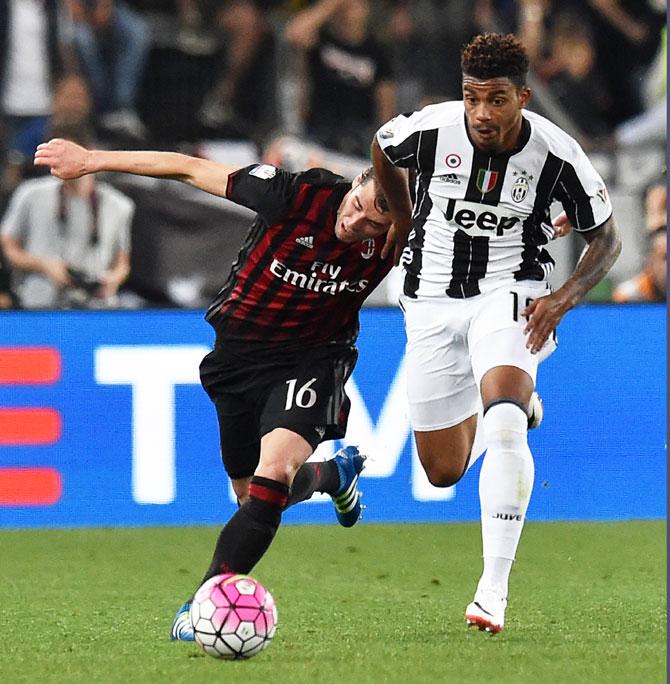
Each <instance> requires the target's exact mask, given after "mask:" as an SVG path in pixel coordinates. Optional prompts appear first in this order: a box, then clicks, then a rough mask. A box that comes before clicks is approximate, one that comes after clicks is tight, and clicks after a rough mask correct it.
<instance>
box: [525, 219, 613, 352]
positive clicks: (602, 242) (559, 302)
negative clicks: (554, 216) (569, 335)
mask: <svg viewBox="0 0 670 684" xmlns="http://www.w3.org/2000/svg"><path fill="white" fill-rule="evenodd" d="M582 237H583V238H584V239H585V240H586V242H587V243H588V246H587V248H586V250H585V251H584V253H583V254H582V257H581V259H580V260H579V262H578V264H577V266H576V268H575V270H574V272H573V274H572V275H571V276H570V277H569V278H568V279H567V280H566V281H565V283H564V284H563V285H562V286H561V287H560V288H559V289H558V290H556V292H554V293H553V294H550V295H548V296H546V297H539V298H538V299H535V300H533V301H532V302H531V303H530V305H529V306H527V307H526V309H525V310H524V312H523V315H524V316H525V317H526V318H527V319H528V323H527V325H526V328H525V332H526V334H527V335H528V339H527V342H526V346H527V347H528V348H529V349H530V350H531V351H532V352H533V353H536V352H538V351H539V350H540V349H541V348H542V345H543V344H544V343H545V342H546V341H547V338H548V337H549V335H551V333H552V331H553V330H554V329H555V328H556V326H557V325H558V324H559V322H560V320H561V318H563V316H564V315H565V314H566V313H567V312H568V311H570V309H572V308H573V307H574V306H576V305H577V304H578V303H579V302H580V301H581V300H582V299H583V298H584V296H585V295H586V294H587V292H589V290H591V288H593V287H594V286H595V285H597V284H598V283H599V282H600V281H601V280H602V279H603V278H604V277H605V275H606V274H607V272H608V271H609V270H610V268H612V265H613V264H614V262H615V261H616V260H617V257H618V256H619V254H620V253H621V238H620V236H619V231H618V230H617V227H616V224H615V222H614V219H613V218H612V217H610V218H609V219H608V220H607V221H605V223H603V224H602V225H601V226H599V227H598V228H595V229H593V230H591V231H588V232H586V233H582Z"/></svg>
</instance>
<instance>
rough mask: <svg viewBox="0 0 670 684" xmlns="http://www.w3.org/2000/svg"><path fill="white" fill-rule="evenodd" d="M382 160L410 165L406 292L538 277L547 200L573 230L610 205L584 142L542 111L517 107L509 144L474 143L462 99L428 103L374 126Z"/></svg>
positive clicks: (476, 290) (476, 287) (546, 234)
mask: <svg viewBox="0 0 670 684" xmlns="http://www.w3.org/2000/svg"><path fill="white" fill-rule="evenodd" d="M377 141H378V143H379V146H380V147H381V149H382V150H383V151H384V153H385V154H386V156H387V157H388V159H389V160H390V161H391V163H393V164H395V165H396V166H400V167H404V168H409V169H415V170H416V172H417V181H416V202H415V205H414V216H413V228H412V232H411V233H410V239H409V244H408V246H407V248H406V250H405V253H404V254H403V265H404V268H405V271H406V275H405V284H404V292H405V294H406V295H407V296H409V297H438V296H444V295H445V294H446V295H447V296H449V297H455V298H464V297H472V296H474V295H477V294H480V293H482V292H489V291H491V290H492V289H495V288H497V287H499V286H501V285H504V284H506V283H511V282H514V281H518V280H545V279H546V278H547V276H548V275H549V273H550V272H551V270H552V268H553V266H554V262H553V259H552V258H551V256H550V255H549V253H548V252H547V251H546V249H544V248H543V245H546V244H547V242H549V240H550V239H551V238H552V237H553V228H552V226H551V217H550V213H549V211H550V207H551V205H552V203H553V202H554V201H558V202H560V203H561V204H562V205H563V208H564V209H565V210H566V211H567V213H568V216H569V217H570V220H571V222H572V225H573V227H574V229H575V230H577V231H588V230H591V229H593V228H595V227H597V226H599V225H601V224H603V223H604V222H605V221H606V220H607V219H608V218H609V217H610V215H611V214H612V205H611V203H610V199H609V196H608V194H607V190H606V188H605V184H604V183H603V181H602V179H601V177H600V176H599V175H598V173H597V172H596V170H595V169H594V168H593V166H592V164H591V162H590V161H589V160H588V158H587V157H586V155H585V153H584V151H583V150H582V149H581V147H580V146H579V145H578V143H577V142H576V141H575V140H573V138H571V137H570V136H569V135H567V134H566V133H565V132H563V131H562V130H561V129H560V128H558V127H557V126H556V125H554V124H553V123H551V122H550V121H548V120H547V119H545V118H544V117H542V116H540V115H538V114H535V113H533V112H528V111H524V112H523V127H522V131H521V136H520V139H519V143H518V144H517V146H516V148H515V149H513V150H511V151H510V152H506V153H503V154H496V155H493V154H489V153H487V152H483V151H481V150H480V149H479V148H477V147H475V146H474V145H473V143H472V142H471V140H470V137H469V135H468V130H467V127H466V124H465V109H464V106H463V102H462V101H458V102H444V103H441V104H436V105H429V106H428V107H425V108H424V109H422V110H421V111H418V112H413V113H411V114H401V115H399V116H397V117H396V118H394V119H392V120H391V121H389V122H388V123H387V124H385V125H384V126H382V127H381V128H380V129H379V131H378V132H377Z"/></svg>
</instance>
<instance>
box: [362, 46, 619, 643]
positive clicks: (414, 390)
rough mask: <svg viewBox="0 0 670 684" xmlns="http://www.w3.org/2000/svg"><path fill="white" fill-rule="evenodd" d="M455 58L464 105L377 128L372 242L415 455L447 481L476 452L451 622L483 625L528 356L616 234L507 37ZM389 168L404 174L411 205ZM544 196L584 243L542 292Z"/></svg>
mask: <svg viewBox="0 0 670 684" xmlns="http://www.w3.org/2000/svg"><path fill="white" fill-rule="evenodd" d="M461 66H462V76H463V86H462V91H463V100H462V101H458V102H444V103H441V104H436V105H430V106H428V107H426V108H424V109H423V110H421V111H418V112H413V113H409V114H401V115H399V116H397V117H396V118H395V119H392V120H391V121H390V122H388V123H387V124H385V125H384V126H382V128H381V129H380V130H379V131H378V132H377V134H376V136H375V139H374V141H373V144H372V156H373V161H374V166H375V169H376V171H377V176H378V178H379V180H380V183H381V184H382V187H383V189H384V191H385V194H386V197H387V199H388V202H389V205H390V208H391V213H392V215H393V220H394V225H393V226H392V228H391V230H390V231H389V235H388V237H387V242H386V245H385V251H386V252H388V253H390V252H394V256H395V261H396V263H397V262H399V261H402V263H403V266H404V269H405V279H404V288H403V294H402V295H401V307H402V309H403V311H404V313H405V323H406V330H407V359H406V361H407V382H408V398H409V407H410V418H411V421H412V426H413V430H414V435H415V439H416V444H417V448H418V453H419V458H420V460H421V463H422V464H423V467H424V469H425V471H426V473H427V475H428V478H429V480H430V481H431V482H432V483H433V484H434V485H436V486H440V487H447V486H451V485H453V484H454V483H455V482H457V481H458V480H459V479H460V478H461V477H462V476H463V474H464V473H465V472H466V471H467V470H468V468H469V467H470V466H472V464H473V463H474V462H475V461H476V460H477V458H478V457H479V456H480V455H481V454H482V453H483V452H484V450H486V456H485V458H484V462H483V464H482V469H481V474H480V480H479V493H480V503H481V518H482V538H483V556H484V570H483V574H482V576H481V579H480V580H479V584H478V586H477V590H476V593H475V597H474V599H473V601H472V602H471V603H470V604H469V605H468V606H467V608H466V616H465V617H466V621H467V623H468V624H469V625H471V626H475V627H478V628H479V629H482V630H486V631H489V632H493V633H495V632H499V631H500V630H501V629H503V626H504V620H505V608H506V606H507V593H508V579H509V575H510V571H511V568H512V562H513V560H514V558H515V554H516V550H517V546H518V543H519V539H520V536H521V531H522V527H523V524H524V520H525V516H526V510H527V507H528V503H529V500H530V495H531V490H532V487H533V478H534V466H533V457H532V455H531V452H530V450H529V447H528V437H527V429H528V426H529V413H528V412H529V404H530V403H531V402H532V401H534V400H533V397H536V395H535V394H534V387H535V379H536V373H537V367H538V363H539V361H541V360H542V359H543V358H546V356H548V355H549V354H550V353H551V352H552V351H553V349H554V347H555V329H556V326H557V325H558V323H559V321H560V320H561V318H562V317H563V316H564V315H565V313H566V312H567V311H569V310H570V309H571V308H572V307H574V306H575V305H576V304H577V303H578V302H579V301H580V300H581V299H582V298H583V297H584V295H585V294H586V293H587V292H588V291H589V290H590V289H591V288H592V287H593V286H594V285H595V284H596V283H598V282H599V281H600V280H601V279H602V278H603V276H604V275H605V274H606V273H607V272H608V270H609V269H610V268H611V266H612V264H613V263H614V261H615V260H616V258H617V256H618V254H619V252H620V249H621V245H620V239H619V236H618V232H617V229H616V226H615V223H614V220H613V218H612V207H611V204H610V200H609V197H608V194H607V191H606V189H605V185H604V183H603V181H602V179H601V178H600V176H599V175H598V174H597V173H596V171H595V170H594V168H593V166H592V165H591V163H590V162H589V160H588V159H587V157H586V155H585V154H584V152H583V151H582V149H581V148H580V146H579V145H578V144H577V142H575V140H573V139H572V138H571V137H570V136H568V135H567V134H566V133H565V132H563V131H562V130H561V129H560V128H558V127H557V126H555V125H554V124H552V123H551V122H550V121H548V120H547V119H545V118H544V117H541V116H539V115H537V114H534V113H532V112H528V111H526V110H525V107H526V105H527V103H528V101H529V98H530V90H529V89H528V88H527V87H526V80H525V79H526V74H527V70H528V59H527V55H526V53H525V50H524V48H523V46H522V45H521V43H520V42H519V41H518V40H517V39H516V38H515V37H514V36H512V35H507V36H503V35H499V34H485V35H480V36H477V37H476V38H475V39H474V40H473V41H472V42H471V43H470V44H469V45H467V46H466V47H465V48H464V50H463V53H462V64H461ZM398 167H401V168H398ZM402 168H406V169H411V170H413V171H415V172H416V178H417V181H416V200H415V203H414V206H413V207H412V203H411V200H410V196H409V193H408V191H407V185H406V180H405V172H404V171H403V170H402ZM554 201H557V202H559V203H561V204H562V205H563V208H564V210H565V212H566V213H567V219H569V222H570V223H571V224H572V226H573V228H574V229H575V231H577V232H578V233H579V234H580V235H581V236H582V237H583V238H584V240H585V241H586V243H587V248H586V250H585V252H584V254H583V256H582V258H581V259H580V261H579V263H578V265H577V266H576V268H575V270H574V273H573V274H572V275H571V276H570V278H568V280H567V281H566V282H565V284H564V285H562V286H561V287H560V288H559V289H558V290H557V291H556V292H553V293H552V292H551V291H550V289H549V287H548V285H547V276H548V275H549V273H550V271H551V269H552V267H553V261H552V258H551V257H550V256H549V254H548V252H547V251H546V250H545V249H544V245H546V243H547V242H548V241H549V240H550V239H551V238H552V237H553V236H554V226H552V221H551V218H550V208H551V205H552V203H553V202H554ZM531 424H532V423H531Z"/></svg>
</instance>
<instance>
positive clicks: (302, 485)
mask: <svg viewBox="0 0 670 684" xmlns="http://www.w3.org/2000/svg"><path fill="white" fill-rule="evenodd" d="M339 486H340V473H339V472H338V470H337V466H336V465H335V461H333V460H330V461H321V462H319V461H310V462H309V463H304V464H303V465H302V466H301V467H300V468H299V469H298V472H297V473H296V474H295V477H294V478H293V484H292V485H291V491H290V493H289V495H288V503H287V504H286V507H287V508H288V507H289V506H293V505H294V504H297V503H300V502H301V501H305V500H306V499H309V498H310V497H311V496H312V494H314V492H325V493H326V494H334V493H335V492H336V491H337V490H338V489H339Z"/></svg>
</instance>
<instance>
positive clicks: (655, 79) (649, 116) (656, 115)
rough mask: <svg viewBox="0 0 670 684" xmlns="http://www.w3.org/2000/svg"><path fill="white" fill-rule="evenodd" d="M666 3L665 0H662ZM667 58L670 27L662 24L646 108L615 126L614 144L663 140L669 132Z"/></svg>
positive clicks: (649, 75)
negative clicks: (669, 30) (669, 29)
mask: <svg viewBox="0 0 670 684" xmlns="http://www.w3.org/2000/svg"><path fill="white" fill-rule="evenodd" d="M663 4H664V5H665V0H663ZM667 59H668V29H667V27H665V26H664V27H663V30H662V32H661V45H660V47H659V50H658V53H657V55H656V58H655V60H654V62H653V64H652V65H651V67H650V68H649V71H648V72H647V75H646V77H645V79H644V95H645V105H646V109H645V111H644V112H643V113H642V114H639V115H637V116H635V117H633V118H631V119H627V120H626V121H624V122H623V123H622V124H620V125H619V126H617V127H616V130H615V131H614V144H615V145H618V146H619V147H631V146H637V145H644V144H659V143H661V144H664V143H665V140H666V138H667V135H668V122H667V111H666V109H667Z"/></svg>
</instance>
